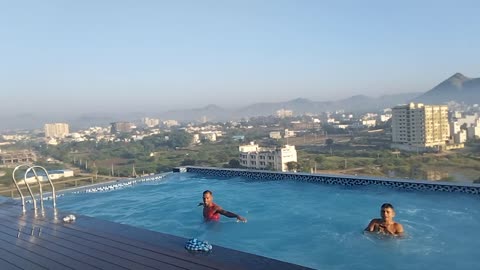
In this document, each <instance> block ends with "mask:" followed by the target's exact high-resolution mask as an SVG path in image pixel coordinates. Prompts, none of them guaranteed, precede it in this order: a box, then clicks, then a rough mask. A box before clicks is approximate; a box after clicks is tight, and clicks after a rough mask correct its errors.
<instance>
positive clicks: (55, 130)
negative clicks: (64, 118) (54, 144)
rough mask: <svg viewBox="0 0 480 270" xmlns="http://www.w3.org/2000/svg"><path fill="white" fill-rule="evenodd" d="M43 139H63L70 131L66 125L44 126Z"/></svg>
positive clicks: (53, 124)
mask: <svg viewBox="0 0 480 270" xmlns="http://www.w3.org/2000/svg"><path fill="white" fill-rule="evenodd" d="M44 130H45V138H65V136H67V135H68V134H69V133H70V131H69V126H68V124H66V123H52V124H45V126H44Z"/></svg>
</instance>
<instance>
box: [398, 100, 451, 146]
mask: <svg viewBox="0 0 480 270" xmlns="http://www.w3.org/2000/svg"><path fill="white" fill-rule="evenodd" d="M449 138H450V125H449V123H448V106H446V105H424V104H422V103H418V104H415V103H410V104H408V105H402V106H397V107H394V108H393V110H392V147H394V148H399V149H402V150H409V151H425V150H442V149H444V147H445V145H446V143H447V141H448V140H449Z"/></svg>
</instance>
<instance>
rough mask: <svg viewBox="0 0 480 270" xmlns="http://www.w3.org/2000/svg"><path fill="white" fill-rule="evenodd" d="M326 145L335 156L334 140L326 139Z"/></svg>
mask: <svg viewBox="0 0 480 270" xmlns="http://www.w3.org/2000/svg"><path fill="white" fill-rule="evenodd" d="M325 144H326V145H327V146H329V147H330V155H333V151H332V145H333V139H330V138H328V139H326V140H325Z"/></svg>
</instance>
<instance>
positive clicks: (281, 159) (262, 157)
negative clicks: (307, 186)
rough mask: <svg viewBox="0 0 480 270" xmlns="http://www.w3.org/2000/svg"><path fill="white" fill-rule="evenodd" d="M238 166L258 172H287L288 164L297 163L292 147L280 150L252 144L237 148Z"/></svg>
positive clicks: (295, 151) (294, 150)
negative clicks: (238, 154)
mask: <svg viewBox="0 0 480 270" xmlns="http://www.w3.org/2000/svg"><path fill="white" fill-rule="evenodd" d="M239 151H240V165H242V166H243V167H247V168H251V169H258V170H275V171H282V172H285V171H288V167H287V163H288V162H297V150H296V149H295V146H294V145H285V146H284V147H282V148H265V147H260V146H259V145H258V144H254V143H253V142H252V143H250V144H248V145H241V146H239Z"/></svg>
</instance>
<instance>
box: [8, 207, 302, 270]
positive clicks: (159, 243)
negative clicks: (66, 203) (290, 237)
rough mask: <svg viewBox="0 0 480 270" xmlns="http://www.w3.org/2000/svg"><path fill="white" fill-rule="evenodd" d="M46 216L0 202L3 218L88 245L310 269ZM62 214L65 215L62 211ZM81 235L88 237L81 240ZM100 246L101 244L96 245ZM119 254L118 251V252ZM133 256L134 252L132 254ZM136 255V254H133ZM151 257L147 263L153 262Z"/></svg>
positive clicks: (189, 259) (157, 256)
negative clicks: (192, 248) (193, 248)
mask: <svg viewBox="0 0 480 270" xmlns="http://www.w3.org/2000/svg"><path fill="white" fill-rule="evenodd" d="M46 210H47V216H46V217H45V218H33V214H32V211H28V212H27V214H26V215H21V208H20V206H18V205H16V206H13V205H0V219H1V218H2V216H3V217H5V218H7V220H10V222H11V221H12V220H16V221H17V222H24V224H29V225H30V226H42V228H48V229H49V231H48V233H49V234H54V232H55V233H56V234H54V235H55V236H58V237H62V238H63V239H65V240H69V241H72V240H74V239H76V240H74V241H75V242H76V243H81V244H84V245H88V244H87V242H85V241H88V242H92V243H95V245H102V246H103V245H106V246H110V247H112V246H113V247H118V248H119V249H121V250H123V251H129V252H131V253H133V254H135V258H138V257H136V256H143V257H146V258H149V259H151V260H161V261H167V262H169V263H172V264H174V265H176V266H179V267H180V268H184V266H188V267H185V268H186V269H202V270H205V269H229V270H230V269H252V270H253V269H255V270H260V269H289V270H290V269H292V270H293V269H310V268H307V267H303V266H300V265H295V264H291V263H287V262H282V261H278V260H275V259H270V258H267V257H263V256H258V255H254V254H249V253H245V252H241V251H237V250H232V249H228V248H223V247H220V246H214V251H213V252H212V253H208V254H201V253H197V254H191V253H188V252H187V251H186V250H185V249H184V248H183V245H184V243H185V241H186V240H187V239H185V238H181V237H177V236H173V235H169V234H163V233H158V232H153V231H149V230H145V229H141V228H136V227H132V226H128V225H123V224H118V223H114V222H110V221H105V220H99V219H96V218H91V217H86V216H81V215H77V220H76V222H74V223H72V224H62V223H58V222H53V218H52V209H49V208H46ZM59 217H63V215H62V214H61V213H59ZM78 238H83V240H85V241H83V242H82V241H80V242H78V241H79V240H78ZM95 247H96V248H100V247H99V246H95ZM115 254H116V253H115ZM132 256H134V255H132ZM131 258H133V257H131ZM151 260H149V262H148V263H147V264H148V265H150V263H153V261H151Z"/></svg>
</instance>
